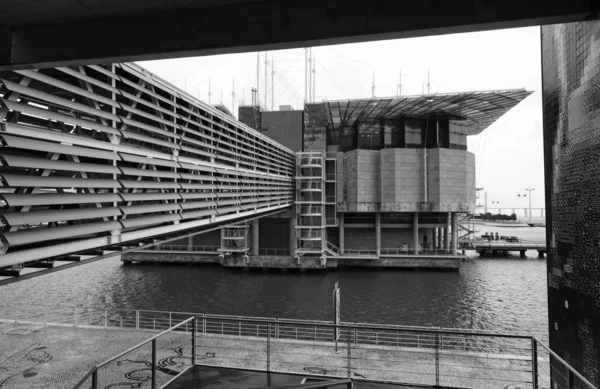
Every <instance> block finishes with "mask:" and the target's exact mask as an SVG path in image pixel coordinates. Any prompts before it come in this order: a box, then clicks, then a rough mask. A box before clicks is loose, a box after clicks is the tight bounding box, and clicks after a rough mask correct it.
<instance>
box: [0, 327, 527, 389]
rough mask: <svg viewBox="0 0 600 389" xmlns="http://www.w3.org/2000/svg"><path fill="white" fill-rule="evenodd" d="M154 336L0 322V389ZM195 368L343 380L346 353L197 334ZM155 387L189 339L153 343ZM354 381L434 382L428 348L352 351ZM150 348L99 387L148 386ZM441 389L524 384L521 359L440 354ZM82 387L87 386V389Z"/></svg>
mask: <svg viewBox="0 0 600 389" xmlns="http://www.w3.org/2000/svg"><path fill="white" fill-rule="evenodd" d="M155 334H156V332H153V331H135V330H132V329H110V328H109V329H104V328H100V327H96V328H81V327H78V328H73V327H68V326H60V327H59V326H51V325H48V326H47V327H44V326H43V325H34V324H18V325H15V324H13V323H0V389H9V388H14V389H25V388H35V389H37V388H58V389H62V388H72V387H73V386H74V385H75V384H76V383H77V382H78V381H79V380H80V379H81V378H82V377H83V376H84V375H85V374H86V373H87V372H88V371H89V370H90V368H91V367H92V366H93V365H95V364H98V363H100V362H103V361H105V360H107V359H109V358H111V357H113V356H115V355H117V354H119V353H120V352H123V351H125V350H126V349H128V348H130V347H132V346H134V345H136V344H138V343H140V342H142V341H143V340H146V339H148V338H150V337H152V336H153V335H155ZM197 344H198V349H197V355H198V363H200V364H204V365H211V366H224V367H234V368H245V369H258V370H264V369H266V367H267V353H269V355H270V360H269V363H270V368H271V370H272V371H281V372H290V373H299V374H306V375H324V376H335V377H344V378H345V377H347V372H348V358H347V356H348V350H347V348H346V345H345V344H341V347H340V349H339V351H337V352H336V351H335V349H334V347H333V344H331V343H325V342H306V341H295V340H282V339H272V340H271V344H270V347H267V342H266V340H265V339H264V338H262V339H257V338H252V337H241V338H240V337H231V336H221V335H218V336H217V335H207V336H203V335H201V334H198V338H197ZM157 350H158V357H157V364H158V366H159V373H158V374H157V378H158V384H159V387H160V385H164V384H165V383H167V382H168V381H169V380H170V379H172V378H173V377H174V376H175V375H176V374H177V373H178V372H180V371H181V370H183V369H184V368H185V367H186V366H189V365H190V364H191V357H190V356H191V334H190V333H185V332H179V333H177V332H176V333H170V334H169V335H167V336H165V337H161V338H159V340H158V343H157ZM350 353H351V361H350V371H351V375H352V378H353V379H369V380H386V381H394V382H410V383H413V384H421V385H435V383H436V382H435V373H436V362H435V361H436V355H435V353H434V350H433V349H423V348H421V349H406V348H404V349H403V348H396V347H389V346H388V347H382V346H364V345H361V346H352V348H351V350H350ZM151 355H152V354H151V345H150V344H147V345H145V346H144V347H143V348H141V349H138V350H136V351H135V352H132V353H131V354H128V355H126V356H124V357H122V358H119V359H117V360H116V361H114V362H112V363H111V364H109V365H108V366H107V367H106V368H103V369H101V370H100V371H99V373H98V376H99V385H98V387H99V388H103V389H110V388H149V387H150V368H149V367H150V366H151V365H150V361H151ZM438 357H439V365H438V366H439V373H440V384H441V385H443V386H456V387H470V388H494V389H496V388H497V389H502V388H505V387H507V386H508V385H511V384H520V386H519V387H523V388H526V387H527V385H523V382H527V381H529V382H530V381H531V373H530V372H529V371H530V362H529V361H527V359H526V357H517V356H507V355H493V354H474V353H466V352H459V351H452V352H451V351H445V350H444V351H441V352H440V353H439V355H438ZM86 389H87V387H86Z"/></svg>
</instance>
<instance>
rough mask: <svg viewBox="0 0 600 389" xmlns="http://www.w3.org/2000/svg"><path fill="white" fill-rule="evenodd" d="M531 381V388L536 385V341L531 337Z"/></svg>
mask: <svg viewBox="0 0 600 389" xmlns="http://www.w3.org/2000/svg"><path fill="white" fill-rule="evenodd" d="M531 382H532V385H533V389H537V387H538V365H537V341H536V340H535V338H533V337H532V338H531Z"/></svg>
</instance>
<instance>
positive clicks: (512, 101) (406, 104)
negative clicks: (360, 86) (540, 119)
mask: <svg viewBox="0 0 600 389" xmlns="http://www.w3.org/2000/svg"><path fill="white" fill-rule="evenodd" d="M532 93H533V92H531V91H527V90H525V89H511V90H500V91H481V92H461V93H449V94H431V95H415V96H400V97H389V98H371V99H358V100H342V101H327V102H324V103H323V104H324V105H325V112H326V113H327V116H328V120H329V122H330V123H333V124H334V125H340V124H344V125H353V124H354V123H355V122H356V121H357V120H360V121H374V120H379V119H395V118H398V117H399V116H403V115H407V116H426V115H428V114H430V113H446V114H449V115H453V116H456V117H459V118H463V119H464V120H466V121H467V122H468V123H469V124H470V125H469V127H468V128H467V135H477V134H479V133H481V132H482V131H483V130H485V129H486V128H488V127H489V126H490V125H492V124H493V123H494V122H495V121H496V120H498V119H499V118H500V117H501V116H502V115H504V114H505V113H506V112H508V111H509V110H510V109H512V108H513V107H515V106H516V105H517V104H519V103H520V102H521V101H523V100H524V99H525V98H526V97H527V96H529V95H530V94H532Z"/></svg>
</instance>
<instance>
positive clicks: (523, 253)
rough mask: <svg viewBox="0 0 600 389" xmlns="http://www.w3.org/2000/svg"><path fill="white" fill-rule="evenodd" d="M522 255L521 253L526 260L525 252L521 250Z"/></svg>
mask: <svg viewBox="0 0 600 389" xmlns="http://www.w3.org/2000/svg"><path fill="white" fill-rule="evenodd" d="M520 253H521V258H525V250H521V251H520Z"/></svg>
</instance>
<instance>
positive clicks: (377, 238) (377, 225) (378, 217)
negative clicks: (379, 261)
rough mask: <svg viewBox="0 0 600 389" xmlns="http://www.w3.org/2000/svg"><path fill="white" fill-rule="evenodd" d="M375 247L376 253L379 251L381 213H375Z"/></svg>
mask: <svg viewBox="0 0 600 389" xmlns="http://www.w3.org/2000/svg"><path fill="white" fill-rule="evenodd" d="M375 248H376V249H377V255H379V254H380V253H381V213H380V212H377V213H376V214H375Z"/></svg>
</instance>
